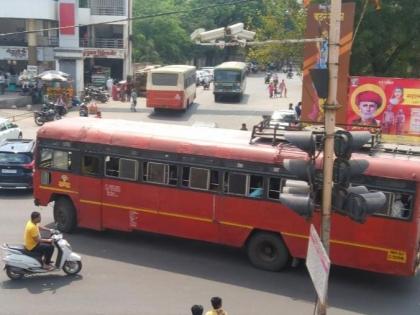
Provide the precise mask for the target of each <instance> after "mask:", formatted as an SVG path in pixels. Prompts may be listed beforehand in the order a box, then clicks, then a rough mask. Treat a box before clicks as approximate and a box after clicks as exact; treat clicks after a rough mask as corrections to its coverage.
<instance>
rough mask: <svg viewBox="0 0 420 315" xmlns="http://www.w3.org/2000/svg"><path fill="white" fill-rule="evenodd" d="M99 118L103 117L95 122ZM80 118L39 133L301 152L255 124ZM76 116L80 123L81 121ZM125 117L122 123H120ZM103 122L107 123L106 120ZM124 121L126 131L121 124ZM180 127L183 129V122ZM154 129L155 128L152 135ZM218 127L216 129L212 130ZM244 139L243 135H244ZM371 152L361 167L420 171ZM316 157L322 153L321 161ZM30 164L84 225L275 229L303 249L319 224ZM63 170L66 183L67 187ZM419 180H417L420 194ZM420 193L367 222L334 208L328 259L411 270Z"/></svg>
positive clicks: (241, 153) (232, 151)
mask: <svg viewBox="0 0 420 315" xmlns="http://www.w3.org/2000/svg"><path fill="white" fill-rule="evenodd" d="M98 121H100V122H98ZM104 121H106V120H95V119H88V118H82V121H80V120H78V119H65V120H62V121H60V122H51V123H49V124H48V126H46V127H42V128H41V129H40V130H39V132H38V139H48V138H52V139H62V140H68V141H79V142H86V143H102V144H114V145H118V146H122V147H131V148H140V149H149V150H156V151H165V152H178V153H186V154H193V155H201V156H210V157H219V158H226V159H233V160H235V161H238V163H240V162H241V161H253V162H261V163H269V164H272V165H273V166H275V167H277V166H278V167H281V164H282V163H281V162H282V161H283V159H285V158H305V154H303V153H302V152H301V151H299V150H297V149H295V148H291V147H290V146H277V147H273V146H271V145H268V146H267V145H261V144H254V145H249V144H248V140H249V138H248V136H249V134H248V133H246V132H243V131H227V132H226V134H225V137H224V140H225V141H224V143H220V142H217V141H216V139H220V137H221V134H223V131H220V130H218V131H216V130H214V131H212V132H214V133H216V134H215V135H213V136H209V138H208V140H207V141H204V140H202V138H201V136H202V135H200V132H203V131H200V130H195V129H194V133H192V130H191V129H189V131H190V135H189V136H187V135H184V134H183V131H182V130H184V129H183V128H188V127H183V126H179V128H178V127H173V128H172V126H171V128H172V129H173V130H172V129H171V132H170V131H166V132H167V136H166V137H163V136H159V135H156V134H159V132H160V131H157V130H161V129H162V128H167V126H166V125H164V126H162V125H158V124H150V126H148V125H147V124H139V125H140V126H141V127H139V128H140V129H142V130H143V132H141V133H137V132H132V133H130V132H127V128H128V127H127V126H125V127H123V125H124V124H125V125H127V124H128V125H130V124H134V123H131V122H126V121H124V122H123V123H120V122H119V121H110V122H109V124H108V125H106V123H105V122H104ZM80 124H83V125H84V127H83V128H80ZM119 125H120V126H119ZM102 126H108V127H107V128H102ZM118 130H120V131H118ZM181 131H182V132H181ZM152 134H155V137H154V138H153V137H152ZM212 137H214V139H213V138H212ZM245 139H246V141H243V140H245ZM357 157H359V158H360V157H363V159H366V160H368V161H369V163H370V164H369V168H368V170H367V171H366V173H365V174H367V175H372V176H378V177H387V178H394V179H400V178H401V179H406V180H407V179H410V180H413V181H415V180H417V179H418V178H420V167H419V165H420V164H419V163H418V162H415V161H409V160H407V161H406V160H397V159H391V158H374V157H369V156H367V155H360V154H359V155H358V154H355V155H354V158H357ZM318 162H319V163H320V161H318ZM44 171H46V170H41V169H36V170H35V173H34V197H35V198H36V200H37V202H38V203H39V204H40V205H47V204H48V203H49V201H50V200H51V195H52V193H55V194H65V195H67V196H69V197H70V198H71V199H72V201H73V203H74V205H75V207H76V208H77V216H78V225H79V226H80V227H86V228H91V229H96V230H101V229H115V230H122V231H131V230H143V231H150V232H157V233H161V234H167V235H174V236H179V237H185V238H191V239H197V240H204V241H209V242H215V243H221V244H226V245H230V246H236V247H240V246H243V245H244V244H245V243H246V241H247V238H248V237H249V235H250V234H251V233H252V232H253V231H254V230H266V231H273V232H278V233H280V234H281V235H282V237H283V239H284V241H285V243H286V245H287V247H288V249H289V251H290V253H291V255H292V256H294V257H300V258H304V257H305V256H306V251H307V244H308V234H309V225H310V224H311V223H313V224H314V225H315V226H316V227H319V223H320V216H319V211H316V212H315V214H314V216H313V218H312V219H310V220H305V219H304V218H302V217H300V216H298V215H297V214H295V213H294V212H293V211H291V210H290V209H288V208H286V207H284V206H283V205H282V204H281V203H279V202H272V201H267V200H256V199H252V198H246V197H236V196H232V195H222V194H219V193H211V192H206V191H197V190H191V189H182V188H176V187H170V186H163V185H157V184H146V183H139V182H129V181H120V180H115V179H110V178H106V177H105V178H102V179H98V178H93V177H84V176H80V175H75V174H71V173H67V172H60V171H50V173H51V183H50V185H47V186H46V185H41V184H40V182H41V179H40V173H41V172H44ZM63 176H67V177H66V182H67V183H68V184H67V185H66V188H63V185H62V183H61V184H60V182H62V181H63ZM419 193H420V188H419V186H418V184H417V185H416V195H419ZM419 199H420V198H415V204H414V207H413V215H412V216H413V217H412V219H411V220H410V221H404V220H395V219H392V218H387V217H380V216H372V217H369V218H368V220H367V221H366V222H365V223H364V224H358V223H355V222H353V221H351V220H350V219H348V218H347V217H343V216H340V215H337V214H333V215H332V230H331V249H330V256H331V260H332V262H333V263H334V264H336V265H341V266H348V267H353V268H359V269H365V270H369V271H374V272H381V273H388V274H395V275H413V274H415V271H416V254H417V251H418V244H419V237H420V231H419V228H418V226H419V221H420V217H419V210H418V209H419V207H420V201H419Z"/></svg>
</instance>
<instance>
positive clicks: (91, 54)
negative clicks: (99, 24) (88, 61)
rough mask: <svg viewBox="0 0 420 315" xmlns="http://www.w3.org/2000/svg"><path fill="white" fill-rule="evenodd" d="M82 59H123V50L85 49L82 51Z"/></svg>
mask: <svg viewBox="0 0 420 315" xmlns="http://www.w3.org/2000/svg"><path fill="white" fill-rule="evenodd" d="M83 57H84V58H113V59H124V57H125V51H124V49H111V48H85V49H84V50H83Z"/></svg>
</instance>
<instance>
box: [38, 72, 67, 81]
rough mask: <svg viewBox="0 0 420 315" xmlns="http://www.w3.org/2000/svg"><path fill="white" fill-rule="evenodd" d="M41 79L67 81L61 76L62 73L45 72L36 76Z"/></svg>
mask: <svg viewBox="0 0 420 315" xmlns="http://www.w3.org/2000/svg"><path fill="white" fill-rule="evenodd" d="M38 77H39V78H40V79H41V80H42V81H61V82H65V81H67V78H66V77H64V76H62V75H58V74H54V73H47V74H44V75H42V76H38Z"/></svg>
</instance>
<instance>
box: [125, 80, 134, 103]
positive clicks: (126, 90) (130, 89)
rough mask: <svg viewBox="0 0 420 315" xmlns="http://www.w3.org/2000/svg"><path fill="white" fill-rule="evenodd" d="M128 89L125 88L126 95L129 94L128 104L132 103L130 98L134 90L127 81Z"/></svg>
mask: <svg viewBox="0 0 420 315" xmlns="http://www.w3.org/2000/svg"><path fill="white" fill-rule="evenodd" d="M126 84H127V85H126V88H125V93H126V94H127V102H129V101H130V97H131V91H132V90H133V88H132V85H131V81H128V80H127V83H126Z"/></svg>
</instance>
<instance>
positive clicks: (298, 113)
mask: <svg viewBox="0 0 420 315" xmlns="http://www.w3.org/2000/svg"><path fill="white" fill-rule="evenodd" d="M295 112H296V118H297V119H298V120H300V116H301V115H302V102H299V103H297V105H296V107H295Z"/></svg>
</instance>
